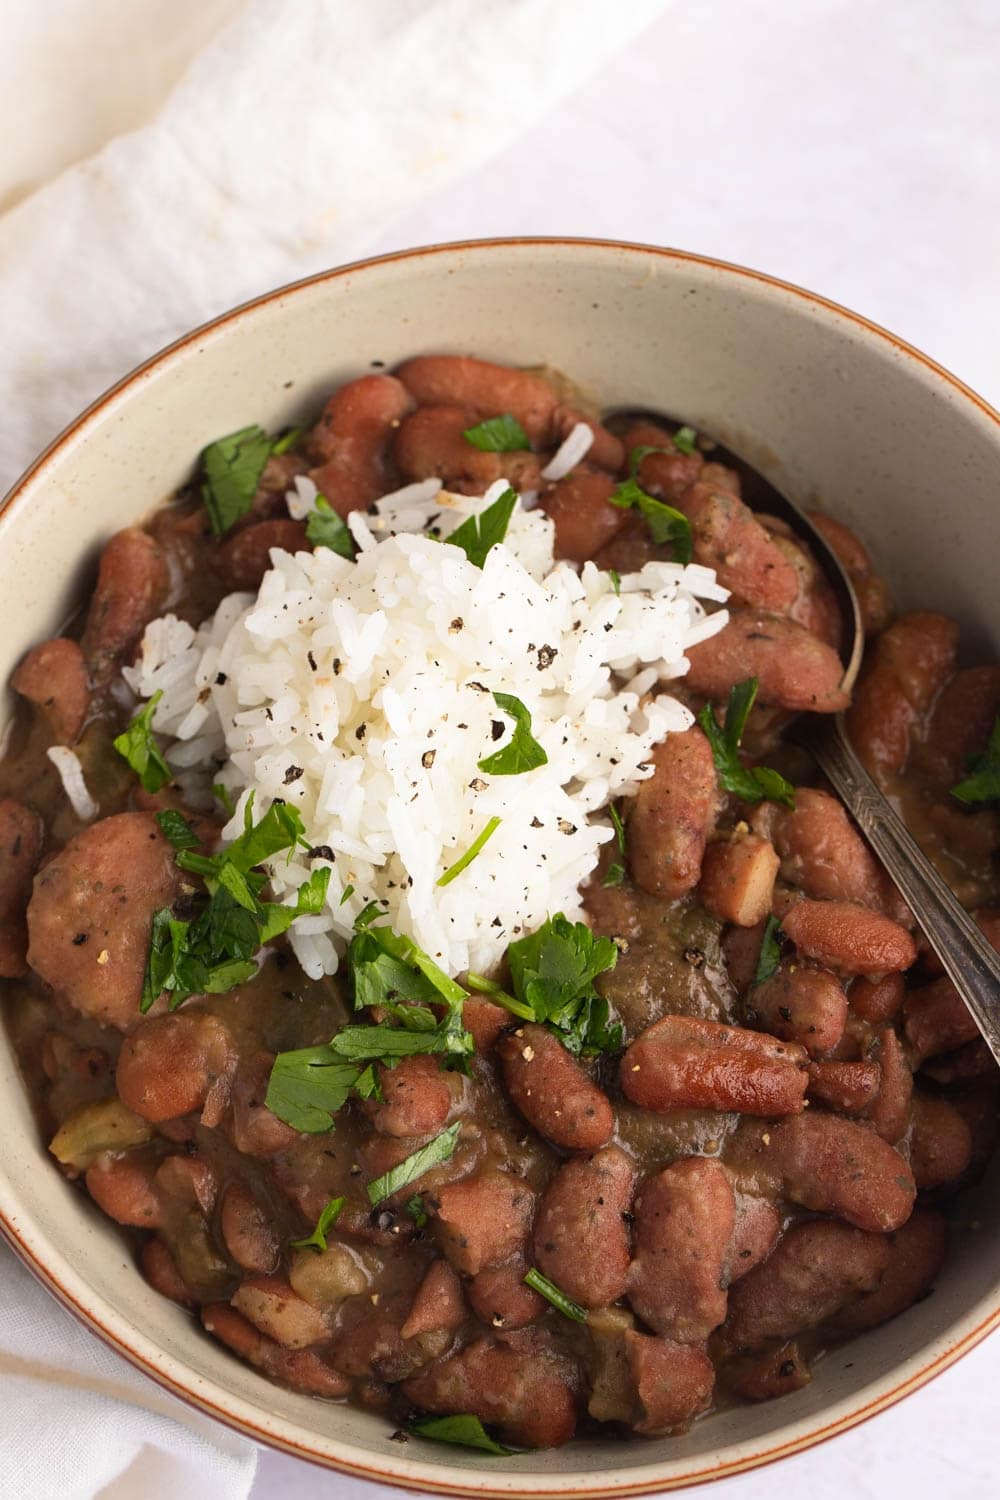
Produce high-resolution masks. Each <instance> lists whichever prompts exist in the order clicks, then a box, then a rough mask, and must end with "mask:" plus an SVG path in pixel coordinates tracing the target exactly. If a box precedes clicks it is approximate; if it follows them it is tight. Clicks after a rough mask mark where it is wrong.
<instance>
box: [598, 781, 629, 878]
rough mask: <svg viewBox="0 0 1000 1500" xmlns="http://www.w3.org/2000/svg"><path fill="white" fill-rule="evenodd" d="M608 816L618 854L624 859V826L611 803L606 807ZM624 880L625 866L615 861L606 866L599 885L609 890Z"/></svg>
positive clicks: (619, 814) (618, 813)
mask: <svg viewBox="0 0 1000 1500" xmlns="http://www.w3.org/2000/svg"><path fill="white" fill-rule="evenodd" d="M608 814H609V816H610V818H611V821H612V823H613V824H614V829H615V838H616V840H617V842H618V852H619V854H620V855H621V856H622V859H624V857H625V824H624V823H623V822H622V818H621V813H620V812H619V811H618V809H617V807H616V806H615V804H614V803H613V802H612V803H610V804H609V806H608ZM624 879H625V866H624V865H623V864H622V863H621V861H620V860H616V861H615V862H614V864H611V865H608V868H607V870H606V872H605V875H604V879H603V880H602V881H601V884H602V885H603V886H605V887H606V888H610V887H612V886H616V885H621V883H622V881H623V880H624Z"/></svg>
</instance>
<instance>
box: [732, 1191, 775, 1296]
mask: <svg viewBox="0 0 1000 1500" xmlns="http://www.w3.org/2000/svg"><path fill="white" fill-rule="evenodd" d="M735 1201H736V1222H735V1224H734V1226H733V1233H732V1237H731V1238H730V1241H729V1245H728V1247H727V1250H726V1258H725V1262H724V1264H723V1267H722V1282H723V1285H724V1286H731V1285H732V1283H733V1282H734V1281H738V1280H739V1279H740V1277H741V1276H745V1275H746V1274H747V1272H748V1271H752V1270H753V1268H754V1266H755V1265H757V1264H758V1262H760V1261H762V1260H764V1259H765V1258H766V1257H767V1256H768V1255H770V1253H771V1251H772V1250H773V1249H774V1247H775V1245H776V1243H777V1240H778V1236H779V1234H780V1233H781V1215H780V1214H779V1213H778V1210H777V1209H776V1208H775V1206H774V1204H773V1203H772V1202H771V1201H770V1199H768V1198H755V1197H753V1195H752V1194H750V1193H737V1194H736V1199H735Z"/></svg>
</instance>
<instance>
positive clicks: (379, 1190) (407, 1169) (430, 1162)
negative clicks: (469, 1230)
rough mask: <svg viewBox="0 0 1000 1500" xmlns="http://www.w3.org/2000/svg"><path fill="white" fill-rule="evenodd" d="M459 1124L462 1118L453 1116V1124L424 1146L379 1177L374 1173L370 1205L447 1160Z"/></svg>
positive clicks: (452, 1150)
mask: <svg viewBox="0 0 1000 1500" xmlns="http://www.w3.org/2000/svg"><path fill="white" fill-rule="evenodd" d="M461 1128H462V1122H461V1120H456V1121H455V1123H454V1125H449V1126H448V1129H447V1130H442V1132H441V1134H440V1135H436V1136H435V1137H434V1139H433V1140H432V1141H428V1142H427V1145H426V1146H421V1147H420V1150H419V1151H414V1152H413V1154H412V1155H411V1156H407V1157H406V1158H405V1160H403V1161H401V1162H400V1163H399V1164H398V1166H395V1167H392V1168H390V1170H389V1171H388V1172H383V1174H382V1176H381V1177H376V1178H375V1180H374V1181H373V1182H370V1183H369V1184H368V1189H367V1191H368V1201H369V1203H370V1204H371V1205H372V1207H373V1208H376V1207H377V1206H378V1204H380V1203H383V1202H384V1201H385V1199H386V1198H391V1197H392V1196H393V1194H394V1193H398V1192H399V1190H400V1188H405V1187H408V1186H409V1184H410V1183H411V1182H414V1181H416V1179H417V1178H418V1177H422V1176H423V1175H424V1173H425V1172H429V1171H430V1170H431V1168H432V1167H437V1166H440V1164H441V1163H442V1162H445V1161H448V1160H450V1158H451V1157H452V1156H453V1155H454V1152H455V1145H456V1142H457V1141H458V1133H459V1131H460V1130H461Z"/></svg>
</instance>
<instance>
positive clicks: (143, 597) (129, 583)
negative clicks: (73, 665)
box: [80, 526, 169, 685]
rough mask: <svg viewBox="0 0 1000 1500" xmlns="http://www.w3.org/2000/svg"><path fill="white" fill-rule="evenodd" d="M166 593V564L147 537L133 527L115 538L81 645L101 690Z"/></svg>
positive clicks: (106, 552)
mask: <svg viewBox="0 0 1000 1500" xmlns="http://www.w3.org/2000/svg"><path fill="white" fill-rule="evenodd" d="M168 588H169V575H168V573H167V564H166V559H165V558H164V556H163V553H162V552H161V550H160V548H159V546H158V544H157V543H156V542H155V541H154V540H153V538H152V537H151V536H150V535H149V534H148V532H145V531H142V530H141V529H140V528H139V527H138V526H129V527H127V528H126V529H125V530H124V531H119V532H117V533H116V534H115V535H114V536H113V537H112V538H111V540H110V541H109V542H108V544H107V546H106V547H105V549H104V552H103V553H102V555H101V563H100V568H99V569H98V574H97V586H96V587H95V589H94V593H93V597H92V599H91V601H90V608H89V609H88V611H87V619H86V623H85V624H84V627H83V636H82V638H81V641H80V645H81V647H82V649H83V654H84V656H85V657H86V660H87V665H88V667H89V669H90V676H91V680H92V682H94V683H96V684H98V685H103V684H104V683H106V682H107V681H108V680H109V678H110V677H111V676H112V675H113V674H114V673H115V672H116V671H117V669H118V668H119V667H120V666H121V664H122V662H124V661H127V660H128V659H129V658H130V657H131V655H132V652H133V650H134V649H135V647H136V645H137V644H138V642H139V637H140V636H141V635H142V632H143V631H144V630H145V628H146V626H147V625H148V624H149V622H150V620H153V619H155V618H156V616H157V615H158V614H159V612H160V609H161V608H162V606H163V604H164V602H165V600H166V597H167V591H168Z"/></svg>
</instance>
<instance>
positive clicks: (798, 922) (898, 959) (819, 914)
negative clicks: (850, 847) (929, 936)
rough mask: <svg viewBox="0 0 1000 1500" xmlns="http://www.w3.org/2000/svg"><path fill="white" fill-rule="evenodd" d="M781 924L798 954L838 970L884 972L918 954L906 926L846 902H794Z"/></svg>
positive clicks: (911, 960)
mask: <svg viewBox="0 0 1000 1500" xmlns="http://www.w3.org/2000/svg"><path fill="white" fill-rule="evenodd" d="M781 925H782V927H783V928H784V930H785V935H786V936H787V937H789V938H791V940H792V942H793V943H794V944H795V946H796V948H797V949H798V950H799V952H800V953H801V954H802V955H803V957H805V958H812V959H815V960H816V962H817V963H820V964H823V965H824V966H825V967H826V968H829V969H836V970H837V971H838V972H839V973H841V974H886V973H890V972H893V971H896V970H902V969H908V968H909V967H910V965H911V964H914V963H915V962H916V959H917V945H916V943H915V942H914V941H913V938H912V937H911V936H910V934H909V933H908V932H907V931H906V928H905V927H900V925H899V923H898V922H893V921H892V920H891V919H890V918H889V917H883V916H882V915H881V914H880V913H878V912H874V911H869V910H868V908H867V907H864V906H857V905H855V903H854V902H851V901H797V902H796V903H795V905H794V906H793V907H792V908H791V910H790V911H788V912H787V913H786V915H785V916H784V917H783V918H782V923H781Z"/></svg>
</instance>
